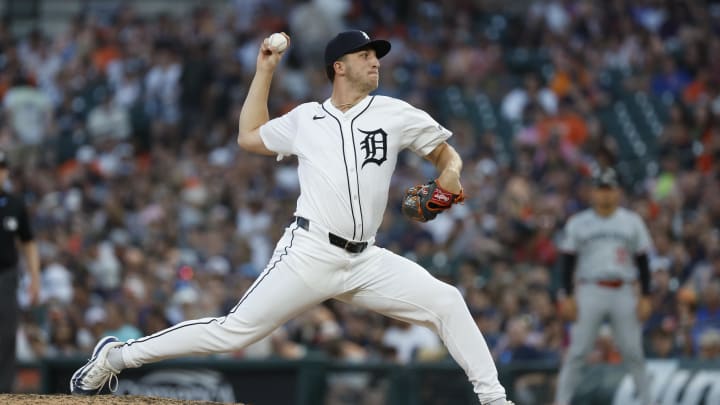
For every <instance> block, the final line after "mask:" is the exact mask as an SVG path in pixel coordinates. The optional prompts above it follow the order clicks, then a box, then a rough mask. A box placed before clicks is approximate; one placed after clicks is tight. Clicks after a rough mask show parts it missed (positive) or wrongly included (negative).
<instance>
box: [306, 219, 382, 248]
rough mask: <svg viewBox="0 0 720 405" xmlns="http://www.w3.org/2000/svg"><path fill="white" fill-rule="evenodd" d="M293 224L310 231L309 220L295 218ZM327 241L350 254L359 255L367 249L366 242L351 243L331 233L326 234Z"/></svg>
mask: <svg viewBox="0 0 720 405" xmlns="http://www.w3.org/2000/svg"><path fill="white" fill-rule="evenodd" d="M295 222H296V223H297V224H298V226H299V227H300V228H302V229H304V230H306V231H309V230H310V220H309V219H307V218H303V217H295ZM328 241H329V242H330V244H331V245H335V246H337V247H339V248H341V249H345V250H347V251H348V252H350V253H361V252H362V251H363V250H365V249H366V248H367V247H368V243H367V242H353V241H351V240H347V239H345V238H343V237H342V236H337V235H335V234H334V233H332V232H328Z"/></svg>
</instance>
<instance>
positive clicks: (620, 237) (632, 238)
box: [561, 207, 651, 280]
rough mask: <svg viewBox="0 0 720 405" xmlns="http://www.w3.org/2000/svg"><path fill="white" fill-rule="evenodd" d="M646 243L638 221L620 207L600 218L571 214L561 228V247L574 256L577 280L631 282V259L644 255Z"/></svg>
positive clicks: (644, 229) (633, 272) (633, 271)
mask: <svg viewBox="0 0 720 405" xmlns="http://www.w3.org/2000/svg"><path fill="white" fill-rule="evenodd" d="M650 244H651V242H650V235H649V233H648V230H647V227H646V226H645V223H644V222H643V220H642V218H641V217H640V216H639V215H638V214H636V213H634V212H632V211H630V210H627V209H625V208H622V207H621V208H618V209H617V210H616V211H615V212H614V213H613V214H612V215H611V216H609V217H601V216H599V215H597V214H596V213H595V211H594V210H592V209H587V210H585V211H582V212H580V213H578V214H575V215H573V216H572V217H571V218H570V219H569V220H568V222H567V225H565V235H564V238H563V242H562V244H561V248H562V250H564V251H566V252H568V253H575V254H577V257H578V260H577V269H576V278H577V279H579V280H605V279H623V280H634V279H635V278H637V270H636V268H635V260H634V257H635V255H636V254H638V253H642V252H648V251H649V250H650Z"/></svg>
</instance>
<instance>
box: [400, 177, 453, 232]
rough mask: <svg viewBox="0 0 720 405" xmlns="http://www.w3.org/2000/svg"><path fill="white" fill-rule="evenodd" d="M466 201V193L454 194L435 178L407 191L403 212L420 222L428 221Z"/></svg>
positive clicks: (403, 202)
mask: <svg viewBox="0 0 720 405" xmlns="http://www.w3.org/2000/svg"><path fill="white" fill-rule="evenodd" d="M463 201H465V194H463V191H462V190H460V194H453V193H451V192H449V191H447V190H444V189H443V188H442V187H440V185H439V184H438V183H437V181H435V180H433V181H431V182H429V183H427V184H418V185H415V186H412V187H410V188H408V189H407V190H406V191H405V197H404V198H403V201H402V212H403V214H404V215H405V216H406V217H408V218H410V219H412V220H414V221H419V222H427V221H430V220H431V219H435V217H436V216H437V214H439V213H441V212H443V211H445V210H447V209H450V207H452V205H453V204H457V203H461V202H463Z"/></svg>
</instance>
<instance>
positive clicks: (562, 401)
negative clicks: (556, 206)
mask: <svg viewBox="0 0 720 405" xmlns="http://www.w3.org/2000/svg"><path fill="white" fill-rule="evenodd" d="M619 186H620V185H619V181H618V178H617V174H616V173H615V171H614V170H613V169H612V168H607V169H604V170H601V171H600V173H599V174H598V175H597V176H596V177H595V178H594V179H593V190H592V195H591V198H592V207H591V208H589V209H587V210H584V211H582V212H580V213H577V214H575V215H573V216H572V217H571V218H570V219H569V220H568V222H567V224H566V226H565V237H564V241H563V243H562V250H563V255H562V268H563V283H564V288H565V293H566V297H565V299H564V300H563V301H561V311H562V313H563V315H564V317H565V318H566V319H568V320H571V321H575V320H576V321H577V322H575V324H574V325H573V327H572V332H571V338H570V348H569V350H568V352H567V355H566V358H565V363H564V364H563V367H562V369H561V370H560V376H559V379H558V387H557V393H556V397H555V402H556V405H567V404H569V403H570V400H571V398H572V395H573V391H574V390H575V388H576V387H577V385H578V383H579V378H580V377H581V372H582V368H583V365H584V362H585V356H586V355H587V354H588V353H589V352H590V351H591V350H592V349H593V347H594V344H595V340H596V336H597V334H598V329H599V328H600V326H601V325H602V324H603V322H605V321H606V320H607V321H609V323H610V326H611V328H612V331H613V335H614V337H615V343H616V344H617V346H618V348H619V349H620V353H621V354H622V358H623V361H624V362H625V364H626V365H627V366H628V368H629V369H630V373H631V374H632V376H633V379H634V381H635V385H636V387H637V393H638V398H639V400H640V404H642V405H648V404H649V393H648V380H647V376H646V373H645V358H644V355H643V351H642V321H644V320H645V319H647V317H648V315H649V314H650V297H649V292H650V291H649V290H650V270H649V266H648V252H649V250H650V248H651V241H650V235H649V233H648V231H647V228H646V226H645V223H644V222H643V220H642V218H641V217H640V216H639V215H638V214H636V213H634V212H632V211H630V210H628V209H625V208H622V207H619V202H620V187H619ZM576 268H577V272H576V271H575V269H576ZM575 273H577V274H575ZM637 279H639V282H640V290H641V297H638V296H637V292H636V280H637ZM574 286H576V287H577V289H574V288H573V287H574ZM575 290H577V292H576V293H575ZM574 293H575V294H574Z"/></svg>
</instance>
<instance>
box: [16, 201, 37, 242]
mask: <svg viewBox="0 0 720 405" xmlns="http://www.w3.org/2000/svg"><path fill="white" fill-rule="evenodd" d="M18 205H19V208H18V231H17V235H18V238H20V240H21V241H22V242H23V243H25V242H30V241H31V240H33V239H34V238H35V235H33V232H32V228H31V227H30V217H29V215H28V213H27V209H26V208H25V204H23V202H22V200H20V201H19V202H18Z"/></svg>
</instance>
